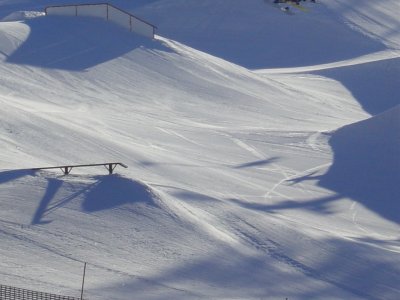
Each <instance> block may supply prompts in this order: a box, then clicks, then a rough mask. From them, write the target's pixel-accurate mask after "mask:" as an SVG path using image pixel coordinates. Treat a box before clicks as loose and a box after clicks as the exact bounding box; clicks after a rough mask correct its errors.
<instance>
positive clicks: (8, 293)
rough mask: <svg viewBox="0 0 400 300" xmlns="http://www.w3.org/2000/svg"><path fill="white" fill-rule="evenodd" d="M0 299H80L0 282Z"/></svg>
mask: <svg viewBox="0 0 400 300" xmlns="http://www.w3.org/2000/svg"><path fill="white" fill-rule="evenodd" d="M0 300H80V298H74V297H68V296H61V295H56V294H49V293H42V292H36V291H31V290H26V289H21V288H16V287H12V286H7V285H1V284H0Z"/></svg>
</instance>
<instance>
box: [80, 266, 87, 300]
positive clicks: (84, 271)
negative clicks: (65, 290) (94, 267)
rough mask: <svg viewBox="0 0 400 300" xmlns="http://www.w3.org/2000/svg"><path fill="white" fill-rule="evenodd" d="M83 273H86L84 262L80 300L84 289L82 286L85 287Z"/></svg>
mask: <svg viewBox="0 0 400 300" xmlns="http://www.w3.org/2000/svg"><path fill="white" fill-rule="evenodd" d="M85 273H86V262H85V265H84V266H83V276H82V289H81V300H82V299H83V287H84V285H85Z"/></svg>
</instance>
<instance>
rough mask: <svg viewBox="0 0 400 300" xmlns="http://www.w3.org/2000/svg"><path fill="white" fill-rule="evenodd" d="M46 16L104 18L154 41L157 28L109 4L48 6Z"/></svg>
mask: <svg viewBox="0 0 400 300" xmlns="http://www.w3.org/2000/svg"><path fill="white" fill-rule="evenodd" d="M45 13H46V15H51V16H81V17H96V18H102V19H104V20H108V21H110V22H113V23H115V24H117V25H119V26H122V27H124V28H126V29H128V30H129V31H132V32H135V33H137V34H140V35H143V36H146V37H148V38H151V39H153V38H154V35H155V30H156V27H155V26H154V25H152V24H150V23H148V22H146V21H144V20H142V19H140V18H138V17H135V16H134V15H132V14H130V13H128V12H126V11H123V10H121V9H119V8H117V7H115V6H113V5H111V4H108V3H99V4H76V5H60V6H48V7H46V9H45Z"/></svg>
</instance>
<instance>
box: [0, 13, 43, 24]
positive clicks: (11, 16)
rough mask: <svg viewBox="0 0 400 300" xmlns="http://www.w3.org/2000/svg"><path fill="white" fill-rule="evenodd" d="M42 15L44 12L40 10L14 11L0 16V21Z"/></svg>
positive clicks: (12, 20)
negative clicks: (2, 16)
mask: <svg viewBox="0 0 400 300" xmlns="http://www.w3.org/2000/svg"><path fill="white" fill-rule="evenodd" d="M44 15H45V13H44V12H41V11H15V12H13V13H11V14H9V15H8V16H6V17H4V18H2V19H1V20H0V21H2V22H15V21H24V20H28V19H33V18H37V17H43V16H44Z"/></svg>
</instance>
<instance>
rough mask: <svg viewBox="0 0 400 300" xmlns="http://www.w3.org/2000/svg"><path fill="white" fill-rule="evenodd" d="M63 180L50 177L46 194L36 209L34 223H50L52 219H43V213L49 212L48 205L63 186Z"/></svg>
mask: <svg viewBox="0 0 400 300" xmlns="http://www.w3.org/2000/svg"><path fill="white" fill-rule="evenodd" d="M62 184H63V181H62V180H59V179H56V178H49V179H48V184H47V189H46V193H45V194H44V196H43V198H42V200H41V201H40V204H39V206H38V208H37V209H36V212H35V214H34V216H33V218H32V222H31V224H32V225H36V224H47V223H50V222H51V221H45V220H42V217H43V215H44V214H45V213H46V212H47V207H48V205H49V204H50V202H51V201H52V200H53V198H54V196H55V195H56V193H57V192H58V190H59V189H60V187H61V186H62Z"/></svg>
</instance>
